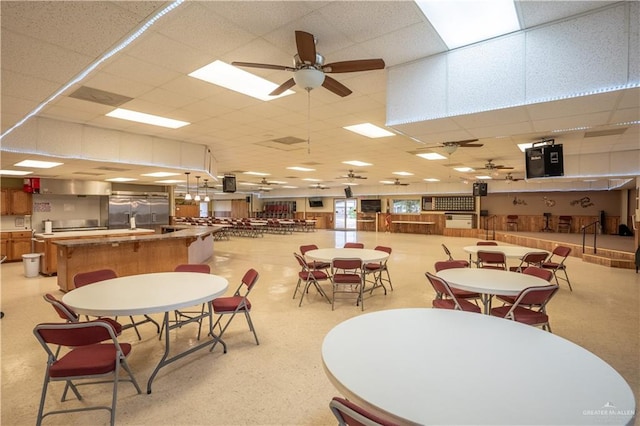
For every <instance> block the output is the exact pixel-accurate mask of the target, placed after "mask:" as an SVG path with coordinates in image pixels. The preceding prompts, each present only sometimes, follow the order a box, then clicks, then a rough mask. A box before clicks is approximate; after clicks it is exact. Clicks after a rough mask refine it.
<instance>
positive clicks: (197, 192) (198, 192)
mask: <svg viewBox="0 0 640 426" xmlns="http://www.w3.org/2000/svg"><path fill="white" fill-rule="evenodd" d="M193 199H194V200H195V201H200V176H196V196H195V197H194V198H193Z"/></svg>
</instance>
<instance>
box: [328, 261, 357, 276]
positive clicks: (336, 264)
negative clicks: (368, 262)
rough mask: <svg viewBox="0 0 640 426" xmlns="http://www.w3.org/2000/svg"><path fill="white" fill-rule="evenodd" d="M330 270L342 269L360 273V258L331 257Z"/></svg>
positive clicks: (347, 271)
mask: <svg viewBox="0 0 640 426" xmlns="http://www.w3.org/2000/svg"><path fill="white" fill-rule="evenodd" d="M331 270H332V271H342V272H344V273H352V274H360V273H361V270H362V259H357V258H335V259H332V260H331Z"/></svg>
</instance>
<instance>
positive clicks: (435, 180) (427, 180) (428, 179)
mask: <svg viewBox="0 0 640 426" xmlns="http://www.w3.org/2000/svg"><path fill="white" fill-rule="evenodd" d="M423 180H424V181H425V182H440V179H436V178H426V179H423Z"/></svg>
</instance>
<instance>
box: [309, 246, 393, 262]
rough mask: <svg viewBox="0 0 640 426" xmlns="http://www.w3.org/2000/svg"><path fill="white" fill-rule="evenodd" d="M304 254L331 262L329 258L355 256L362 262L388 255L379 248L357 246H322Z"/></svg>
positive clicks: (310, 257) (378, 259) (312, 258)
mask: <svg viewBox="0 0 640 426" xmlns="http://www.w3.org/2000/svg"><path fill="white" fill-rule="evenodd" d="M304 256H305V257H306V258H308V259H311V260H319V261H321V262H331V260H333V259H336V258H342V259H345V258H355V259H361V260H362V261H363V262H364V263H369V262H382V261H384V260H386V259H387V258H388V257H389V253H387V252H384V251H380V250H372V249H359V248H322V249H316V250H309V251H308V252H306V253H305V254H304Z"/></svg>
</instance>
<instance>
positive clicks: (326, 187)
mask: <svg viewBox="0 0 640 426" xmlns="http://www.w3.org/2000/svg"><path fill="white" fill-rule="evenodd" d="M309 188H312V189H329V187H328V186H326V185H323V184H321V183H316V184H315V185H311V186H309Z"/></svg>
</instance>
